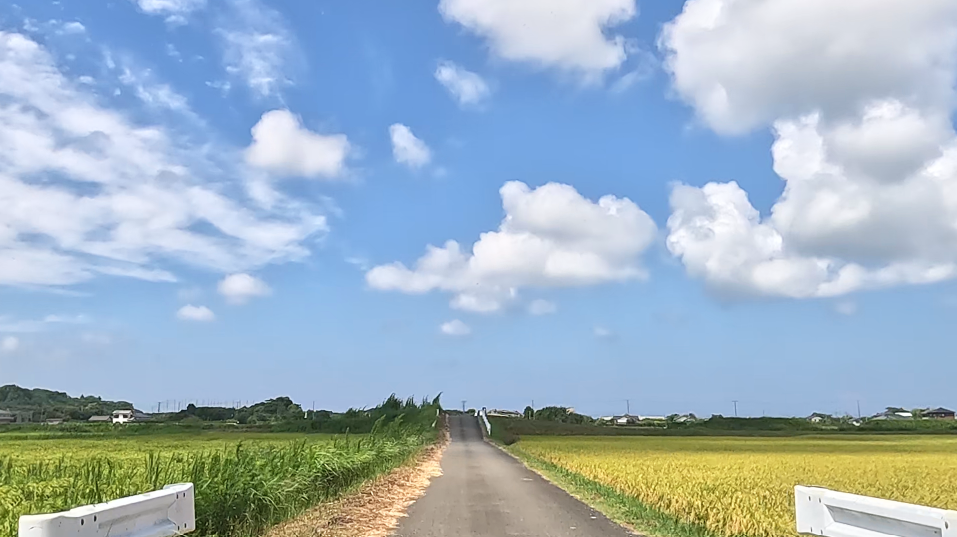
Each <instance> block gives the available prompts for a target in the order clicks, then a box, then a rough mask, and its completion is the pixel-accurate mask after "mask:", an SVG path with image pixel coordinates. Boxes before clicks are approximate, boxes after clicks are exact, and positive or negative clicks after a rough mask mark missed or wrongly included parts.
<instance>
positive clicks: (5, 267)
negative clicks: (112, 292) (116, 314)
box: [0, 33, 326, 286]
mask: <svg viewBox="0 0 957 537" xmlns="http://www.w3.org/2000/svg"><path fill="white" fill-rule="evenodd" d="M0 71H2V72H3V73H4V82H3V84H2V85H0V98H2V100H3V101H4V102H6V103H8V106H7V107H6V108H5V109H4V112H3V114H0V206H2V207H3V210H2V211H0V285H20V286H25V285H42V286H60V285H69V284H74V283H77V282H81V281H85V280H89V279H91V278H94V277H96V276H97V275H109V276H122V277H129V278H137V279H142V280H149V281H175V279H176V277H175V275H174V274H172V273H171V272H170V271H169V270H168V269H167V268H165V267H166V265H167V262H169V261H173V262H175V263H176V264H186V265H189V266H193V267H196V268H201V269H207V270H213V271H218V272H223V273H230V272H241V271H244V270H249V269H252V268H256V267H259V266H263V265H265V264H269V263H276V262H284V261H290V260H296V259H301V258H303V257H305V256H307V255H308V253H309V251H308V249H307V248H305V247H304V246H302V243H303V242H304V241H305V240H306V239H307V238H309V237H311V236H313V235H314V234H316V233H318V232H322V231H324V230H325V229H326V219H325V217H324V216H322V215H321V214H317V212H316V211H315V210H314V209H313V208H311V207H310V206H309V204H308V203H307V202H305V201H302V200H294V199H291V198H289V197H287V196H284V195H283V194H282V193H280V192H277V191H274V190H270V188H268V187H263V186H260V187H259V189H258V190H255V191H254V190H253V189H252V188H250V185H256V184H257V183H256V181H255V179H256V178H257V175H256V174H255V173H253V172H252V171H251V170H248V169H246V168H244V167H243V166H242V165H241V160H242V159H241V158H236V157H237V156H239V150H238V149H236V148H232V147H228V146H223V145H221V144H216V143H214V142H209V143H200V144H197V143H196V141H197V138H196V137H197V136H199V135H201V133H199V132H193V133H192V134H193V136H191V137H190V139H189V140H186V139H184V138H181V137H179V136H178V135H174V134H173V133H174V132H176V131H174V130H173V129H169V128H166V127H164V126H162V125H150V124H143V123H138V122H135V121H133V120H132V119H130V118H129V117H127V115H125V114H123V113H120V112H117V111H114V110H112V109H109V108H107V107H106V106H105V105H103V104H102V103H101V102H100V101H99V99H98V97H97V96H96V95H95V94H94V93H93V92H92V90H91V89H89V88H88V87H87V86H85V85H83V84H82V83H79V81H75V80H72V79H71V78H69V77H68V76H67V75H65V74H64V73H63V72H61V70H60V69H59V68H58V66H57V64H56V62H55V61H54V59H53V57H52V55H51V54H50V53H49V52H48V51H47V50H46V49H45V48H44V47H43V46H41V45H39V44H38V43H36V42H35V41H33V40H32V39H30V38H29V37H27V36H24V35H20V34H16V33H0ZM267 198H268V201H269V203H268V204H267V203H264V201H265V200H266V199H267Z"/></svg>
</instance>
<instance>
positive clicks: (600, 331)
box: [592, 326, 615, 339]
mask: <svg viewBox="0 0 957 537" xmlns="http://www.w3.org/2000/svg"><path fill="white" fill-rule="evenodd" d="M592 333H593V334H595V337H597V338H601V339H607V338H610V337H612V336H614V335H615V334H614V333H613V332H612V331H611V330H609V329H607V328H605V327H602V326H596V327H595V329H594V330H593V331H592Z"/></svg>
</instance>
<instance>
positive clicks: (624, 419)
mask: <svg viewBox="0 0 957 537" xmlns="http://www.w3.org/2000/svg"><path fill="white" fill-rule="evenodd" d="M599 421H603V422H606V423H613V424H615V425H638V424H640V423H641V422H643V421H665V418H663V417H659V416H635V415H632V414H623V415H621V416H603V417H601V418H599Z"/></svg>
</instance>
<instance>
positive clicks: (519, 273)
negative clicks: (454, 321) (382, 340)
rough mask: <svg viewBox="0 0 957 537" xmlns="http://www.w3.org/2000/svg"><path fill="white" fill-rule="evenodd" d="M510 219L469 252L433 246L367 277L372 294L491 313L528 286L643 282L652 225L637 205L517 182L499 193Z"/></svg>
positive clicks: (455, 246)
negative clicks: (441, 296) (436, 295)
mask: <svg viewBox="0 0 957 537" xmlns="http://www.w3.org/2000/svg"><path fill="white" fill-rule="evenodd" d="M499 192H500V194H501V196H502V205H503V208H504V209H505V218H504V219H503V220H502V223H501V224H500V225H499V228H498V230H496V231H489V232H486V233H483V234H482V235H481V237H480V238H479V240H478V241H476V242H475V243H474V244H473V245H472V248H471V252H468V251H464V250H463V249H462V247H461V246H460V245H459V243H457V242H456V241H448V242H446V243H445V244H444V245H443V246H441V247H437V246H432V245H429V246H428V247H427V248H426V253H425V255H423V256H422V257H421V258H420V259H419V260H418V261H416V263H415V265H414V266H413V267H412V268H409V267H407V266H406V265H404V264H402V263H398V262H396V263H390V264H388V265H380V266H377V267H374V268H373V269H372V270H370V271H369V272H367V273H366V281H367V283H368V284H369V286H370V287H372V288H374V289H379V290H389V291H399V292H403V293H410V294H421V293H427V292H430V291H434V290H438V291H444V292H448V293H451V294H452V295H453V297H452V301H451V306H452V307H454V308H457V309H464V310H469V311H476V312H492V311H497V310H499V309H501V308H502V306H503V305H504V304H505V303H507V302H509V301H511V300H513V299H515V298H516V297H517V293H518V290H519V289H520V288H522V287H570V286H588V285H596V284H601V283H607V282H621V281H626V280H631V279H635V278H641V277H643V276H644V274H645V273H644V271H643V270H642V268H641V266H640V263H639V258H640V256H641V254H642V253H643V252H644V251H645V249H647V248H648V246H649V245H650V244H651V242H652V241H653V240H654V237H655V234H656V228H655V224H654V222H653V221H652V220H651V218H650V217H649V216H648V215H647V214H646V213H645V212H644V211H642V210H641V209H640V208H638V206H637V205H635V204H634V203H633V202H632V201H631V200H628V199H627V198H617V197H615V196H611V195H607V196H603V197H602V198H601V199H599V200H598V201H597V202H593V201H591V200H589V199H586V198H584V197H583V196H582V195H581V194H579V193H578V192H577V191H576V190H575V189H574V188H573V187H571V186H569V185H564V184H558V183H549V184H546V185H543V186H541V187H538V188H535V189H532V188H530V187H528V186H527V185H526V184H524V183H521V182H517V181H513V182H508V183H505V185H504V186H502V188H501V189H500V191H499Z"/></svg>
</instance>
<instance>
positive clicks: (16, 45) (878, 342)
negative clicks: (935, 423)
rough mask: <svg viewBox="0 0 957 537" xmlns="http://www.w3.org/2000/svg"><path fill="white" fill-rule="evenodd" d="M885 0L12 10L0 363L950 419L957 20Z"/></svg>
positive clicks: (187, 392) (13, 371)
mask: <svg viewBox="0 0 957 537" xmlns="http://www.w3.org/2000/svg"><path fill="white" fill-rule="evenodd" d="M879 3H880V4H881V6H882V9H873V5H872V4H873V0H869V1H868V2H863V1H853V2H848V3H847V5H846V6H844V7H843V8H842V9H841V10H834V9H833V6H831V5H830V4H829V2H828V1H826V0H812V1H809V0H689V1H687V2H684V3H683V2H678V1H674V2H672V1H668V2H657V3H652V2H641V3H636V2H635V1H634V0H602V1H600V2H598V1H594V0H565V1H563V2H560V3H555V2H553V1H552V0H527V1H525V2H522V3H518V2H511V1H507V0H484V1H475V0H441V1H438V2H418V3H414V4H399V3H395V2H392V3H390V2H380V3H375V4H374V5H373V4H372V3H363V2H327V1H317V2H297V3H288V2H286V3H280V2H266V1H262V0H114V1H111V2H83V3H79V2H45V1H37V2H33V1H31V2H22V3H19V4H18V3H11V2H3V3H2V4H0V32H2V33H0V349H2V350H0V383H4V384H6V383H16V384H20V385H25V386H31V387H47V388H52V389H58V390H65V391H68V392H70V393H72V394H80V393H95V394H100V395H102V396H104V397H108V398H123V399H127V400H132V401H134V402H135V403H136V404H137V405H138V406H139V407H142V408H144V409H148V408H155V406H156V404H157V402H161V401H170V400H185V399H190V400H198V401H236V400H241V401H252V400H259V399H263V398H266V397H274V396H278V395H289V396H291V397H293V398H294V399H295V400H297V401H299V402H301V403H303V404H304V405H306V406H310V405H312V404H313V402H315V404H316V406H320V407H324V408H333V409H343V408H346V407H348V406H364V405H371V404H374V403H376V402H377V401H379V400H381V399H382V398H384V397H385V396H386V395H388V394H389V393H392V392H396V393H398V394H400V395H403V396H405V395H411V394H414V395H416V396H425V395H434V394H436V393H437V392H439V391H442V392H443V393H444V401H445V403H446V405H448V406H458V405H459V404H460V401H461V400H463V399H464V400H467V401H468V405H469V406H483V405H484V406H488V407H504V408H521V407H524V405H526V404H529V403H531V402H532V401H533V400H534V402H535V404H536V405H537V406H543V405H547V404H560V405H566V406H574V407H576V409H578V410H580V411H583V412H587V413H591V414H594V415H597V414H607V413H614V412H619V413H620V412H623V411H624V409H625V400H626V399H627V400H630V402H631V409H632V411H633V412H637V413H642V414H665V413H671V412H687V411H693V412H696V413H699V414H704V415H708V414H711V413H723V414H726V415H729V414H731V412H732V403H731V401H732V400H737V401H738V411H739V413H740V414H743V415H761V414H762V413H767V414H806V413H810V412H812V411H823V412H851V413H856V412H857V409H856V405H857V402H858V401H860V404H861V407H862V410H863V411H864V412H875V411H877V410H880V409H882V408H883V407H884V406H887V405H903V406H924V405H928V406H931V405H932V406H938V405H944V406H947V405H951V406H953V405H955V404H957V400H955V399H954V395H953V394H952V390H950V389H949V382H948V379H949V377H951V376H953V375H954V374H955V373H957V364H955V361H954V360H953V358H952V353H951V349H953V348H954V343H955V336H953V335H951V334H953V333H954V331H953V330H951V329H949V328H950V326H951V325H952V324H953V323H954V321H955V319H957V310H955V307H957V292H955V288H954V283H953V278H954V276H957V135H955V133H954V127H953V119H952V117H953V107H954V104H955V103H957V99H955V92H954V80H955V73H957V6H955V5H953V4H952V2H950V1H949V0H928V1H927V2H924V3H921V4H920V5H913V4H912V3H910V2H906V1H904V0H881V1H880V2H879ZM927 36H934V37H933V38H931V37H927ZM769 43H770V44H769ZM902 43H906V44H907V46H901V44H902ZM448 241H454V242H448Z"/></svg>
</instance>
